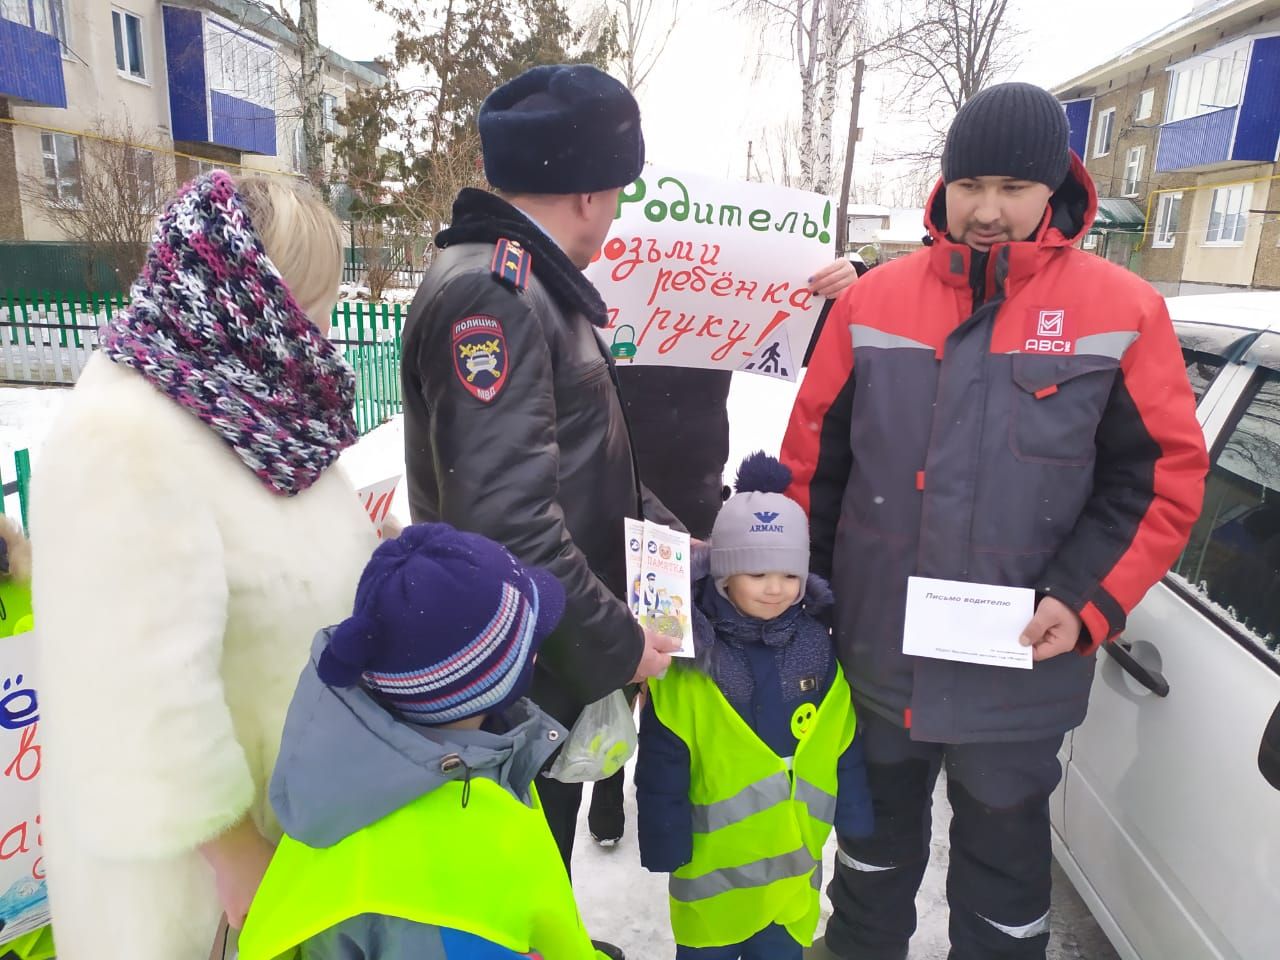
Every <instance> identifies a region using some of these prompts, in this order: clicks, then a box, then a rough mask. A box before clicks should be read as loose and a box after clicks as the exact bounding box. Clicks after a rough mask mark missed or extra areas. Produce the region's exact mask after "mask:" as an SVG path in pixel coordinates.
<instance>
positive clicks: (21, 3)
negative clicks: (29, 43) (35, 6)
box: [0, 0, 31, 27]
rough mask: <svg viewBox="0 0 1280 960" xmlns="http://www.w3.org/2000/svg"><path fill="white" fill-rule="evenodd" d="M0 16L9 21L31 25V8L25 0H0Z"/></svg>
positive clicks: (26, 25) (25, 25)
mask: <svg viewBox="0 0 1280 960" xmlns="http://www.w3.org/2000/svg"><path fill="white" fill-rule="evenodd" d="M0 17H3V18H4V19H5V20H8V21H9V22H10V23H20V24H22V25H23V26H24V27H29V26H31V8H30V7H29V6H28V5H27V0H0Z"/></svg>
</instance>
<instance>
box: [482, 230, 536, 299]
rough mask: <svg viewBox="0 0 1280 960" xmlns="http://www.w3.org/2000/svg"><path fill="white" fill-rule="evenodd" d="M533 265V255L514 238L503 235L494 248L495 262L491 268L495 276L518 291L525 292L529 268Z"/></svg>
mask: <svg viewBox="0 0 1280 960" xmlns="http://www.w3.org/2000/svg"><path fill="white" fill-rule="evenodd" d="M532 266H533V257H531V256H529V252H528V251H527V250H525V248H524V247H522V246H520V244H518V243H517V242H516V241H514V240H508V239H507V238H506V237H503V238H502V239H501V240H499V241H498V244H497V246H495V247H494V248H493V263H492V264H490V266H489V269H490V270H492V271H493V275H494V277H495V278H496V279H497V280H499V281H500V282H502V283H505V284H506V285H507V286H509V287H510V288H511V289H512V290H514V291H516V293H523V292H524V288H525V286H526V285H527V284H528V283H529V269H530V267H532Z"/></svg>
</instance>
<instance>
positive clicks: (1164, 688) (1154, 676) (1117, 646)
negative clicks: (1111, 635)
mask: <svg viewBox="0 0 1280 960" xmlns="http://www.w3.org/2000/svg"><path fill="white" fill-rule="evenodd" d="M1102 649H1103V650H1105V651H1106V652H1107V656H1109V657H1111V658H1112V659H1113V660H1115V662H1116V663H1118V664H1120V668H1121V669H1122V670H1124V672H1125V673H1127V674H1129V676H1131V677H1133V679H1135V680H1137V681H1138V683H1140V684H1142V685H1143V686H1144V687H1146V688H1147V689H1148V690H1150V691H1151V692H1152V693H1154V694H1155V695H1156V696H1157V697H1167V696H1168V695H1169V681H1168V680H1166V679H1165V678H1164V674H1163V673H1161V672H1160V671H1159V670H1148V669H1147V668H1146V667H1144V666H1143V665H1142V664H1140V663H1139V662H1138V661H1137V660H1135V659H1134V658H1133V654H1132V653H1130V652H1129V644H1127V643H1125V642H1124V641H1122V640H1116V641H1114V642H1112V643H1104V644H1103V645H1102Z"/></svg>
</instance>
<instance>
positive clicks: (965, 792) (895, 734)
mask: <svg viewBox="0 0 1280 960" xmlns="http://www.w3.org/2000/svg"><path fill="white" fill-rule="evenodd" d="M858 726H859V728H860V733H861V735H862V736H863V738H864V746H865V749H866V755H867V779H868V782H869V785H870V788H871V798H872V804H873V806H874V808H875V816H876V826H875V832H874V833H873V834H872V835H871V836H869V837H863V838H852V837H840V838H839V843H840V852H839V856H838V857H837V859H836V864H835V876H834V879H833V880H832V881H831V884H830V886H829V887H828V888H827V893H828V895H829V896H830V898H831V906H832V909H833V914H832V917H831V920H830V922H829V923H828V924H827V932H826V944H827V947H828V949H830V950H831V952H832V953H834V954H836V956H838V957H846V958H849V960H903V958H905V957H906V955H907V944H908V942H909V941H910V939H911V935H912V934H913V933H914V932H915V929H916V906H915V899H916V893H917V891H918V890H919V889H920V881H921V880H922V879H923V877H924V871H925V867H926V866H927V864H928V861H929V841H930V834H931V815H930V812H931V811H930V808H931V804H932V797H933V788H934V784H935V783H936V781H937V778H938V771H939V770H940V769H941V768H942V766H943V765H944V764H945V765H946V769H947V799H948V800H949V801H950V803H951V811H952V819H951V862H950V867H949V869H948V871H947V903H948V905H949V906H950V911H951V923H950V934H951V953H950V954H949V958H950V960H997V958H1000V960H1004V958H1008V960H1043V958H1044V956H1045V949H1046V947H1047V946H1048V943H1049V893H1050V886H1051V881H1050V867H1051V857H1052V851H1051V848H1050V833H1049V795H1050V794H1051V793H1052V792H1053V789H1054V787H1055V786H1057V784H1058V781H1059V779H1061V776H1062V769H1061V765H1060V764H1059V762H1058V756H1057V754H1058V748H1059V747H1060V746H1061V745H1062V737H1061V736H1058V737H1051V738H1049V739H1045V740H1031V741H1018V742H1013V743H965V744H941V743H918V742H915V741H913V740H911V738H910V734H909V733H908V731H906V730H903V729H902V728H901V727H898V726H896V725H894V724H893V723H891V722H889V721H888V720H885V719H883V718H881V717H879V716H877V715H876V714H874V713H872V712H871V711H870V710H869V709H860V710H859V712H858Z"/></svg>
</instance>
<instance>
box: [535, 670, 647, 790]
mask: <svg viewBox="0 0 1280 960" xmlns="http://www.w3.org/2000/svg"><path fill="white" fill-rule="evenodd" d="M636 743H637V740H636V723H635V720H634V719H632V716H631V707H630V705H629V704H628V703H627V698H626V696H625V695H624V694H623V692H622V691H621V690H615V691H614V692H613V693H611V694H609V695H608V696H607V697H604V698H603V699H601V700H597V701H596V702H595V703H589V704H587V706H586V709H584V710H583V711H582V714H581V716H579V717H578V722H577V723H575V724H574V725H573V729H572V730H570V731H569V736H568V739H566V740H565V743H564V746H563V747H561V748H560V754H559V755H558V756H557V757H556V762H555V763H553V764H552V765H551V770H550V772H549V776H551V777H553V778H554V779H556V780H559V781H560V782H561V783H587V782H590V781H595V780H606V779H608V778H609V777H611V776H613V775H614V774H615V773H617V772H618V771H619V770H621V769H622V765H623V764H624V763H626V762H627V761H628V760H630V759H631V755H632V754H633V753H635V752H636Z"/></svg>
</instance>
